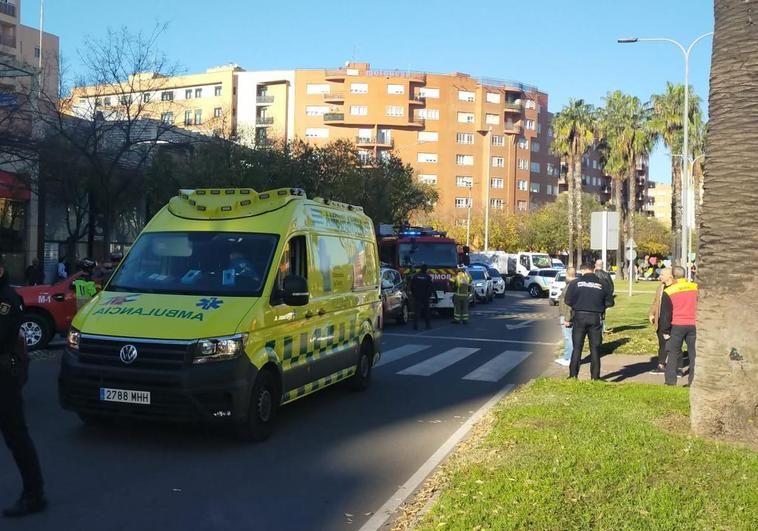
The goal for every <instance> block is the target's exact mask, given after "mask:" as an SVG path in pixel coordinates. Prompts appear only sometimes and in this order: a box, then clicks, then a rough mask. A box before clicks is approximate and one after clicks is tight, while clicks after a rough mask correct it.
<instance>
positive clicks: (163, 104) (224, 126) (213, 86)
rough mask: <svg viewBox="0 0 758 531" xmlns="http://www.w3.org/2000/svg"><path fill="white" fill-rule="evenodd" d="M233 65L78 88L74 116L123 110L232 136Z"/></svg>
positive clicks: (112, 115)
mask: <svg viewBox="0 0 758 531" xmlns="http://www.w3.org/2000/svg"><path fill="white" fill-rule="evenodd" d="M241 70H242V69H241V68H239V67H238V66H237V65H233V64H230V65H223V66H218V67H214V68H209V69H208V70H206V71H205V72H203V73H200V74H189V75H181V76H167V75H164V74H159V73H155V72H145V73H139V74H135V75H131V76H129V77H128V78H127V79H125V80H123V81H121V82H119V83H114V84H110V85H97V86H89V87H78V88H76V89H74V92H73V94H72V101H71V107H72V114H73V115H74V116H77V117H79V118H83V119H94V118H102V119H106V120H118V119H121V118H123V117H124V116H125V115H126V114H127V112H128V113H129V114H130V115H131V116H139V117H140V118H147V119H151V120H160V121H161V122H163V123H164V124H166V125H171V126H178V127H182V128H186V129H189V130H191V131H193V132H198V133H204V134H219V135H224V136H226V137H233V136H234V135H236V129H237V107H236V97H237V85H236V84H237V78H236V77H235V74H236V73H238V72H240V71H241Z"/></svg>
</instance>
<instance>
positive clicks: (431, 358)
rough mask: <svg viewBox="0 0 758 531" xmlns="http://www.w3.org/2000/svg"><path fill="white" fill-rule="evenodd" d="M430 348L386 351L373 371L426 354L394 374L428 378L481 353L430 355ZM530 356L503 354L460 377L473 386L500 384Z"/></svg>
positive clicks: (515, 352)
mask: <svg viewBox="0 0 758 531" xmlns="http://www.w3.org/2000/svg"><path fill="white" fill-rule="evenodd" d="M431 348H432V345H426V344H406V345H403V346H400V347H397V348H394V349H391V350H388V351H386V352H383V353H382V356H381V358H380V361H379V362H378V363H377V364H376V366H375V368H379V367H383V366H386V365H390V364H397V362H400V361H401V360H404V359H405V358H408V357H410V356H413V355H415V354H419V353H422V352H423V353H425V354H428V355H427V356H425V357H424V359H423V360H421V361H418V362H416V363H413V364H411V365H409V366H406V367H404V368H402V369H399V370H397V371H395V374H396V375H399V376H423V377H429V376H433V375H435V374H438V373H440V372H442V371H444V370H446V369H449V368H451V367H453V366H455V365H456V364H457V363H460V362H462V361H464V360H466V359H471V357H472V356H474V355H475V354H477V353H479V352H481V349H480V348H476V347H453V348H449V349H445V350H443V351H442V352H430V351H429V350H430V349H431ZM531 354H532V352H531V351H522V350H505V351H503V352H501V353H499V354H497V355H495V356H494V357H491V356H489V355H488V356H487V359H486V360H483V363H482V364H481V365H479V366H478V367H477V368H475V369H474V370H472V371H471V372H469V373H468V374H466V375H465V376H463V377H462V379H463V380H466V381H473V382H488V383H496V382H499V381H500V380H502V379H503V378H504V377H505V376H506V375H507V374H508V373H509V372H511V371H512V370H513V369H515V368H516V367H518V366H519V365H521V363H523V362H524V361H525V360H526V359H527V358H528V357H529V356H530V355H531ZM398 365H399V364H398ZM393 370H394V367H393Z"/></svg>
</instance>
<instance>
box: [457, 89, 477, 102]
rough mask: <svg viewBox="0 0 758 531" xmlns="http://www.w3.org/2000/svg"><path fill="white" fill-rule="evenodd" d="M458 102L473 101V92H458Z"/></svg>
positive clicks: (474, 98)
mask: <svg viewBox="0 0 758 531" xmlns="http://www.w3.org/2000/svg"><path fill="white" fill-rule="evenodd" d="M458 100H459V101H475V100H476V97H475V95H474V93H473V92H469V91H468V90H459V91H458Z"/></svg>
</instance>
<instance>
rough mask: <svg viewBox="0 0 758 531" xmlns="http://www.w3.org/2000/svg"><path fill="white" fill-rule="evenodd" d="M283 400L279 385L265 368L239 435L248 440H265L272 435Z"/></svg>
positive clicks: (252, 394)
mask: <svg viewBox="0 0 758 531" xmlns="http://www.w3.org/2000/svg"><path fill="white" fill-rule="evenodd" d="M280 401H281V396H280V394H279V386H278V385H277V383H276V378H275V377H274V375H273V374H272V373H271V371H268V370H265V369H264V370H263V371H261V372H260V373H259V374H258V377H257V378H256V379H255V385H253V391H252V393H251V395H250V407H249V409H248V412H247V422H245V423H244V424H242V425H240V426H239V427H238V429H237V431H238V434H239V436H240V437H241V438H242V439H243V440H246V441H250V442H260V441H265V440H266V439H268V438H269V437H270V436H271V432H272V431H273V427H274V420H275V419H276V413H277V409H278V406H279V403H280Z"/></svg>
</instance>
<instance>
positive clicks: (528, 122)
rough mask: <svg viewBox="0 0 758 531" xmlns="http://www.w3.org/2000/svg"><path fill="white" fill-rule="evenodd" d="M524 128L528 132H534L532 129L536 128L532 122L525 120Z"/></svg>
mask: <svg viewBox="0 0 758 531" xmlns="http://www.w3.org/2000/svg"><path fill="white" fill-rule="evenodd" d="M525 127H526V128H527V129H529V130H530V131H534V128H535V127H536V126H535V123H534V120H527V121H526V125H525Z"/></svg>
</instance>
